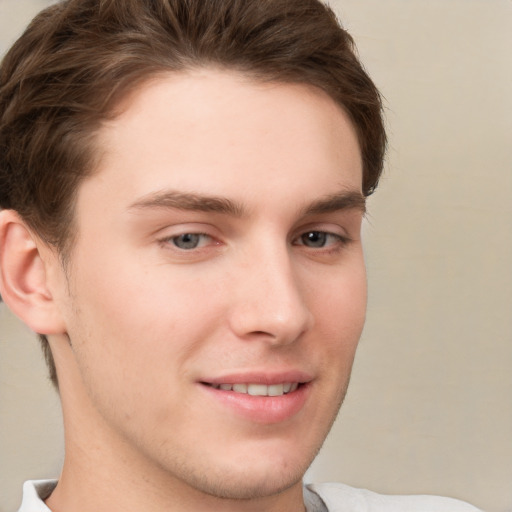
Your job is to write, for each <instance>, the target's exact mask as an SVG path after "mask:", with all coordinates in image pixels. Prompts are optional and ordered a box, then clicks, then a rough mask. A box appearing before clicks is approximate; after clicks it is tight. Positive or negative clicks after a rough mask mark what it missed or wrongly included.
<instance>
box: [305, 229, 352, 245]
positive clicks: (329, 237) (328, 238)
mask: <svg viewBox="0 0 512 512" xmlns="http://www.w3.org/2000/svg"><path fill="white" fill-rule="evenodd" d="M346 241H347V240H346V239H344V238H343V237H342V236H340V235H335V234H334V233H327V232H325V231H308V232H307V233H303V234H302V235H301V236H300V237H299V239H298V243H297V245H304V246H306V247H311V248H313V249H321V248H323V247H327V246H330V245H333V244H344V243H346Z"/></svg>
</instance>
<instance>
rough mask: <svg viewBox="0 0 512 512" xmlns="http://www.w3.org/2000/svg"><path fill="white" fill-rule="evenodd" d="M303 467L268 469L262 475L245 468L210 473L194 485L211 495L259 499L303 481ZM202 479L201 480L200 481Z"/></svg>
mask: <svg viewBox="0 0 512 512" xmlns="http://www.w3.org/2000/svg"><path fill="white" fill-rule="evenodd" d="M304 472H305V469H304V471H303V468H294V470H293V471H290V470H288V471H287V472H283V471H281V472H280V474H279V475H276V474H275V473H276V472H275V471H267V472H266V474H262V475H260V476H258V475H256V474H254V473H253V472H251V471H250V469H249V470H247V469H244V472H243V474H237V472H236V471H234V470H231V471H230V472H228V474H224V475H217V478H216V477H215V476H214V475H208V476H207V477H206V478H203V479H197V480H196V482H195V484H194V487H195V488H196V489H197V490H199V491H201V492H203V493H205V494H208V495H210V496H213V497H215V498H220V499H226V500H257V499H264V498H268V497H272V496H276V495H279V494H281V493H283V492H285V491H287V490H288V489H290V488H292V487H294V486H295V485H297V484H299V483H301V482H302V476H303V474H304ZM199 480H201V481H199Z"/></svg>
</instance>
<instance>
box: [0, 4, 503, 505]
mask: <svg viewBox="0 0 512 512" xmlns="http://www.w3.org/2000/svg"><path fill="white" fill-rule="evenodd" d="M47 3H48V2H45V1H43V0H39V1H37V0H32V1H28V0H0V52H2V53H3V51H4V50H5V48H6V47H7V46H8V45H9V44H11V42H12V41H13V40H14V38H15V37H16V36H17V35H18V34H19V33H20V31H21V30H22V28H23V26H24V25H25V24H26V23H27V22H28V20H29V19H30V18H31V16H33V15H34V14H35V12H36V11H37V10H39V9H40V8H41V7H42V6H44V5H45V4H47ZM331 5H332V6H333V7H334V8H335V9H336V10H337V12H338V13H339V15H340V18H341V19H342V21H343V23H344V25H345V26H346V27H347V28H348V29H349V31H350V32H351V33H352V35H353V36H354V37H355V40H356V43H357V45H358V48H359V52H360V54H361V57H362V60H363V62H364V63H365V65H366V67H367V68H368V70H369V72H370V74H371V75H372V77H373V78H374V80H375V81H376V82H377V84H378V86H379V87H380V88H381V90H382V92H383V94H384V96H385V102H386V109H387V120H388V125H389V136H390V143H389V155H388V161H387V167H386V173H385V175H384V178H383V179H382V182H381V185H380V187H379V189H378V191H377V192H376V194H375V196H374V197H372V198H371V199H370V202H369V210H370V213H369V216H368V221H367V222H366V225H365V229H364V236H365V246H366V255H367V256H366V257H367V264H368V279H369V305H368V320H367V325H366V328H365V331H364V333H363V337H362V341H361V345H360V349H359V353H358V356H357V358H356V364H355V367H354V373H353V378H352V383H351V389H350V391H349V394H348V397H347V399H346V402H345V404H344V406H343V408H342V413H341V415H340V418H339V420H338V421H337V423H336V424H335V426H334V429H333V431H332V433H331V435H330V436H329V438H328V440H327V442H326V444H325V446H324V448H323V450H322V452H321V454H320V456H319V457H318V459H317V461H316V462H315V464H314V465H313V467H312V468H311V469H310V471H309V472H308V475H307V478H308V479H309V480H315V481H321V480H323V481H343V482H345V483H348V484H351V485H355V486H361V487H366V488H370V489H372V490H375V491H378V492H384V493H398V494H409V493H428V494H442V495H449V496H454V497H459V498H462V499H465V500H467V501H470V502H472V503H474V504H475V505H477V506H479V507H481V508H482V509H484V510H486V511H489V512H507V511H512V404H511V399H512V370H511V368H512V315H511V311H512V200H511V197H512V121H511V120H512V99H511V91H512V62H511V61H512V56H511V50H512V30H511V27H512V2H510V0H339V1H333V2H331ZM59 414H60V413H59V409H58V400H57V399H56V395H55V393H54V392H53V390H52V389H51V386H50V385H49V383H48V381H47V379H46V377H45V370H44V366H43V362H42V357H41V355H40V353H39V347H38V343H37V341H36V340H35V338H34V336H33V335H32V334H31V333H29V332H28V331H27V330H26V329H25V328H24V327H23V326H21V325H20V323H19V322H18V321H17V320H16V319H15V318H14V317H13V315H12V314H10V313H9V312H8V311H7V310H6V308H5V305H1V306H0V512H8V511H11V510H15V509H16V507H17V505H18V503H19V499H20V495H21V483H22V481H23V480H24V479H27V478H41V477H56V476H57V475H58V471H59V466H60V461H61V459H62V444H61V438H62V432H61V426H60V417H59Z"/></svg>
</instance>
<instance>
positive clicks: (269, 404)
mask: <svg viewBox="0 0 512 512" xmlns="http://www.w3.org/2000/svg"><path fill="white" fill-rule="evenodd" d="M200 385H201V387H202V388H203V389H204V391H205V392H206V393H208V395H209V396H210V397H212V398H213V399H214V400H216V401H217V402H218V403H220V404H221V405H222V406H223V407H226V408H229V409H230V410H232V411H233V412H234V413H235V414H237V415H238V416H241V417H243V418H245V419H247V420H249V421H252V422H254V423H261V424H270V423H280V422H283V421H286V420H288V419H290V418H292V417H293V416H295V415H296V414H297V413H299V412H300V411H301V409H302V408H303V407H304V405H305V403H306V400H307V398H308V395H309V391H310V384H301V385H300V386H299V387H298V388H297V389H296V390H295V391H293V392H291V393H287V394H286V395H281V396H252V395H249V394H246V393H236V392H235V391H224V390H221V389H215V388H213V387H211V386H208V385H206V384H200Z"/></svg>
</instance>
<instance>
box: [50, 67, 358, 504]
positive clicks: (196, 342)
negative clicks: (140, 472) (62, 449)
mask: <svg viewBox="0 0 512 512" xmlns="http://www.w3.org/2000/svg"><path fill="white" fill-rule="evenodd" d="M123 107H124V109H123V112H122V113H121V114H120V115H119V116H118V117H117V118H116V119H115V120H113V121H111V122H109V123H108V124H106V125H105V126H104V127H103V128H102V131H101V132H100V134H99V140H100V143H101V146H102V150H103V152H104V157H103V159H102V163H101V165H100V168H99V170H98V172H97V173H95V174H94V175H93V176H92V177H90V178H88V179H87V180H86V181H85V182H84V183H83V184H82V185H81V188H80V190H79V194H78V199H77V206H76V216H77V225H78V235H77V239H76V243H75V246H74V249H73V251H72V255H71V258H70V266H69V269H68V280H69V282H68V283H67V286H66V289H67V290H68V291H67V292H66V293H67V294H69V295H67V296H65V297H64V298H63V300H62V305H61V308H62V314H63V317H64V318H65V324H66V328H67V333H68V335H69V338H70V340H71V344H72V347H73V351H70V352H69V354H64V353H63V354H61V355H59V354H58V352H59V350H60V349H59V346H58V345H56V346H54V347H53V348H54V351H56V352H57V354H56V359H57V364H58V369H59V372H60V375H59V378H60V380H61V383H63V384H62V385H61V386H62V388H63V390H62V392H63V393H64V395H65V393H66V391H65V388H66V385H67V386H71V387H73V389H74V405H73V407H74V408H75V409H76V410H77V411H80V409H81V408H82V409H83V410H85V409H87V415H83V418H82V419H81V423H82V424H81V427H80V428H81V429H82V430H84V431H90V430H91V429H93V430H94V432H95V433H97V435H95V441H94V442H95V443H96V445H97V446H96V448H97V449H98V450H103V451H106V450H108V447H107V446H101V445H102V443H103V444H105V445H106V444H107V443H106V441H105V440H107V439H108V440H109V445H111V446H116V453H117V458H118V460H119V461H123V464H125V465H126V464H128V465H129V464H131V463H132V462H133V461H137V465H138V468H139V469H140V468H141V467H144V471H145V473H146V474H149V473H150V472H154V473H155V474H156V473H157V472H158V474H159V475H160V476H162V475H165V478H167V479H168V482H179V483H180V485H184V486H188V487H190V488H193V489H196V490H199V491H201V492H204V493H208V494H213V495H215V496H222V497H232V498H249V497H256V496H265V495H270V494H273V493H277V492H280V491H282V490H283V489H287V488H290V487H293V486H295V485H299V483H298V482H300V480H301V477H302V475H303V473H304V472H305V470H306V468H307V467H308V465H309V464H310V462H311V461H312V459H313V457H314V456H315V454H316V452H317V450H318V449H319V447H320V446H321V444H322V442H323V440H324V438H325V436H326V434H327V432H328V430H329V428H330V426H331V424H332V421H333V420H334V418H335V415H336V413H337V410H338V408H339V405H340V404H341V401H342V399H343V397H344V394H345V390H346V387H347V384H348V380H349V374H350V370H351V366H352V361H353V358H354V352H355V349H356V345H357V342H358V339H359V336H360V333H361V330H362V327H363V322H364V314H365V303H366V280H365V269H364V262H363V253H362V248H361V241H360V227H361V219H362V216H363V209H364V199H363V196H362V194H361V182H362V170H361V158H360V151H359V148H358V143H357V139H356V135H355V132H354V130H353V127H352V126H351V123H350V122H349V120H348V118H347V116H346V115H345V114H344V112H343V111H342V110H341V109H340V108H339V107H338V106H337V105H336V104H335V103H334V102H333V101H332V100H331V99H330V98H329V97H328V96H326V95H325V94H324V93H323V92H321V91H319V90H316V89H314V88H311V87H307V86H304V85H297V84H261V83H257V82H254V81H250V80H249V79H247V78H244V77H242V76H241V75H237V74H233V73H227V72H220V71H214V70H202V71H196V72H194V73H190V74H186V75H176V74H174V75H168V76H165V77H160V78H159V79H158V80H155V81H153V82H151V83H149V84H146V85H145V86H144V87H143V88H141V89H140V90H138V91H137V92H136V94H134V95H132V96H131V97H130V98H129V100H127V102H126V104H125V105H124V106H123ZM66 358H68V361H67V362H66V361H65V360H66ZM70 358H72V360H71V359H70ZM63 360H64V364H63V363H62V361H63ZM59 361H60V362H59ZM63 400H64V406H65V408H66V403H65V401H66V399H65V398H63ZM65 414H66V410H65ZM77 414H79V413H77ZM67 415H68V416H69V411H68V413H67ZM71 423H72V422H71ZM70 430H71V433H68V434H69V436H70V437H72V436H73V435H74V434H73V427H70ZM78 430H79V429H77V431H78ZM127 461H128V462H127ZM130 461H132V462H130Z"/></svg>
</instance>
